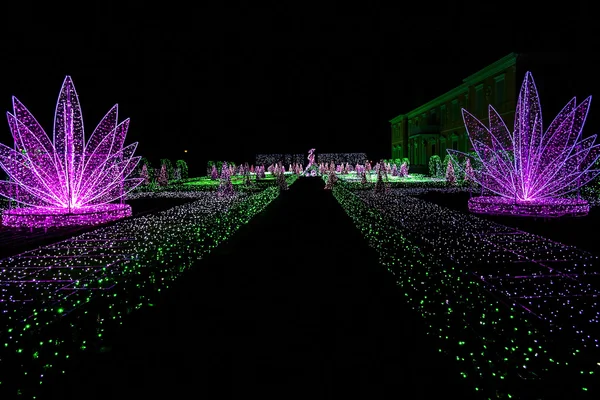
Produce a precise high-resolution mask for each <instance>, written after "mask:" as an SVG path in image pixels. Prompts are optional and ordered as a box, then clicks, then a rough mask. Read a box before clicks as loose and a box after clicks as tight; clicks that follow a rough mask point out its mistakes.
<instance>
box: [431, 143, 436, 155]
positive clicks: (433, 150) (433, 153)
mask: <svg viewBox="0 0 600 400" xmlns="http://www.w3.org/2000/svg"><path fill="white" fill-rule="evenodd" d="M431 155H432V156H434V155H435V144H432V145H431Z"/></svg>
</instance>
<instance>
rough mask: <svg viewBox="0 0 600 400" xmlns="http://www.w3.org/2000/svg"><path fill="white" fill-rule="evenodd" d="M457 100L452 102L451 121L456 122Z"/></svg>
mask: <svg viewBox="0 0 600 400" xmlns="http://www.w3.org/2000/svg"><path fill="white" fill-rule="evenodd" d="M458 111H459V110H458V100H452V121H458Z"/></svg>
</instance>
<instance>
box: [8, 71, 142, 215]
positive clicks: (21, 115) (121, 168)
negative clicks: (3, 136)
mask: <svg viewBox="0 0 600 400" xmlns="http://www.w3.org/2000/svg"><path fill="white" fill-rule="evenodd" d="M7 117H8V124H9V126H10V130H11V132H12V135H13V139H14V149H12V148H10V147H8V146H5V145H4V144H2V143H0V167H2V169H4V171H5V172H6V173H7V175H8V178H9V179H8V180H7V181H0V195H2V196H4V197H7V198H9V199H11V200H14V201H16V202H17V203H19V204H20V205H23V206H26V207H36V208H40V211H42V210H43V209H44V208H46V209H47V210H48V211H49V213H50V214H56V210H57V209H58V210H63V211H64V212H65V213H74V212H77V210H80V209H89V208H90V207H95V206H101V205H106V204H107V203H110V202H113V201H115V200H118V199H121V198H122V197H123V196H124V195H125V194H127V193H128V192H129V191H131V190H133V189H135V187H137V186H138V185H139V184H141V183H142V181H143V179H142V178H129V175H130V174H131V173H132V172H133V171H134V169H135V167H136V166H137V164H138V162H139V160H140V157H133V153H134V151H135V149H136V147H137V143H133V144H130V145H128V146H125V147H124V141H125V136H126V134H127V129H128V127H129V119H126V120H124V121H123V122H121V123H118V122H117V121H118V119H117V117H118V105H116V104H115V105H114V106H113V107H112V108H111V109H110V110H109V111H108V113H107V114H106V115H105V116H104V118H103V119H102V120H101V121H100V123H99V124H98V126H97V127H96V129H95V130H94V131H93V133H92V134H91V136H90V138H89V139H88V140H87V142H86V141H85V135H84V127H83V118H82V114H81V108H80V104H79V98H78V96H77V92H76V91H75V87H74V86H73V81H72V79H71V77H70V76H67V77H66V78H65V80H64V82H63V85H62V88H61V91H60V94H59V97H58V102H57V105H56V111H55V117H54V132H53V140H52V141H50V138H49V137H48V135H47V134H46V132H45V131H44V130H43V128H42V127H41V126H40V124H39V123H38V122H37V120H36V119H35V118H34V117H33V115H32V114H31V113H30V112H29V110H27V108H25V106H24V105H23V104H22V103H21V102H20V101H19V100H18V99H17V98H16V97H13V113H12V114H11V113H10V112H7ZM100 208H102V207H100Z"/></svg>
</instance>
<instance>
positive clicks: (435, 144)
mask: <svg viewBox="0 0 600 400" xmlns="http://www.w3.org/2000/svg"><path fill="white" fill-rule="evenodd" d="M518 59H519V55H518V54H516V53H510V54H508V55H507V56H505V57H503V58H501V59H499V60H498V61H496V62H494V63H492V64H490V65H488V66H487V67H485V68H483V69H482V70H480V71H477V72H475V73H474V74H472V75H470V76H468V77H466V78H465V79H463V82H462V84H461V85H459V86H457V87H456V88H454V89H452V90H450V91H448V92H446V93H444V94H442V95H440V96H439V97H437V98H435V99H433V100H431V101H429V102H428V103H425V104H423V105H422V106H420V107H418V108H416V109H414V110H412V111H409V112H407V113H406V114H401V115H398V116H396V117H395V118H393V119H391V120H390V121H389V122H390V124H391V128H392V159H398V158H408V159H409V161H410V164H411V168H413V167H416V168H417V169H419V167H425V166H426V165H427V163H428V162H429V158H430V157H431V156H433V155H438V156H440V157H441V158H442V159H444V157H445V155H446V154H447V153H446V149H448V148H452V149H456V150H460V151H465V152H467V151H470V150H471V149H470V147H471V144H470V142H469V138H468V135H467V133H466V130H465V126H464V123H463V119H462V113H461V109H462V108H464V109H466V110H467V111H469V112H470V113H471V114H473V115H475V116H476V117H477V118H478V119H479V120H480V121H481V122H483V123H484V124H486V125H487V120H488V105H490V104H491V105H492V106H493V107H494V108H495V109H496V111H498V113H499V114H500V115H501V116H502V118H503V119H504V121H505V122H506V123H507V124H508V125H509V126H510V124H512V121H513V120H514V115H515V108H516V102H517V97H518V94H519V87H520V85H521V82H520V80H519V79H518V78H519V76H518V75H517V60H518Z"/></svg>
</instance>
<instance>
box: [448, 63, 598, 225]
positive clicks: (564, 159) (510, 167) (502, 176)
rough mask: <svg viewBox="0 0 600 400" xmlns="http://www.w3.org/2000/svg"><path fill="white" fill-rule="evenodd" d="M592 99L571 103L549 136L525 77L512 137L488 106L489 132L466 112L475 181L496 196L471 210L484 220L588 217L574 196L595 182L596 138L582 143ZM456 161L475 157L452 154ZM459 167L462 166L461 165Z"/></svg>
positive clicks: (531, 85)
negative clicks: (498, 216) (500, 216)
mask: <svg viewBox="0 0 600 400" xmlns="http://www.w3.org/2000/svg"><path fill="white" fill-rule="evenodd" d="M590 102H591V97H588V98H586V99H585V100H584V101H583V102H581V103H580V104H578V105H577V104H576V101H575V98H573V99H572V100H571V101H569V102H568V103H567V105H566V106H565V107H564V108H563V109H562V111H561V112H560V113H559V114H558V115H557V116H556V118H555V119H554V120H553V122H552V123H551V124H550V126H549V127H548V129H547V130H546V131H544V130H543V127H542V110H541V106H540V102H539V97H538V92H537V88H536V86H535V83H534V81H533V77H532V75H531V73H530V72H527V73H526V75H525V79H524V80H523V84H522V86H521V90H520V92H519V98H518V101H517V106H516V111H515V126H514V131H513V132H510V131H509V130H508V128H507V127H506V125H505V123H504V121H503V120H502V118H501V117H500V115H499V114H498V112H497V111H496V110H495V109H494V108H493V107H492V106H491V105H490V106H489V121H490V124H489V125H490V126H489V128H488V127H486V126H485V125H484V124H483V123H481V122H480V121H479V120H478V119H477V118H475V117H474V116H473V115H471V114H470V113H469V112H468V111H466V110H464V109H463V110H462V113H463V120H464V123H465V128H466V129H467V133H468V135H469V139H470V141H471V144H472V146H473V150H474V153H475V156H473V158H474V159H473V160H472V161H473V164H474V165H475V164H476V165H480V166H481V167H480V168H477V169H476V170H475V171H474V175H473V176H472V178H473V180H474V181H475V182H476V183H478V184H479V185H481V187H482V188H483V189H484V190H486V191H487V192H489V193H491V194H492V195H485V196H483V195H482V196H478V197H472V198H471V199H469V210H470V211H472V212H475V213H484V214H511V215H519V216H542V217H557V216H562V215H585V214H587V213H588V211H589V205H588V203H587V201H585V200H584V199H581V198H579V197H578V196H575V195H574V193H575V192H576V191H577V190H578V189H579V188H580V187H582V186H583V185H585V184H587V183H588V182H589V181H591V180H592V179H594V178H595V177H596V176H597V175H598V174H599V173H600V170H596V169H592V168H593V166H594V164H595V162H596V160H597V159H598V157H599V155H600V154H599V151H598V150H599V145H597V144H595V140H596V135H592V136H590V137H587V138H583V137H582V129H583V125H584V124H585V120H586V118H587V114H588V110H589V107H590ZM448 153H449V154H450V155H451V156H452V157H459V156H460V157H467V159H469V157H472V154H467V153H462V152H459V151H456V150H451V149H448ZM458 165H462V164H461V163H458Z"/></svg>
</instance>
